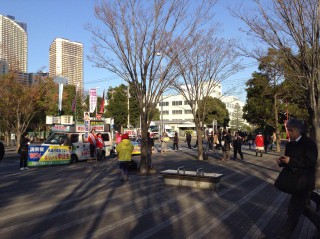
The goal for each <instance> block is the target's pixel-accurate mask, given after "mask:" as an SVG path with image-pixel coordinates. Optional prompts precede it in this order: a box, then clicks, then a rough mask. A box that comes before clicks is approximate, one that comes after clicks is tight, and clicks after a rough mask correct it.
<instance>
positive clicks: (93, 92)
mask: <svg viewBox="0 0 320 239" xmlns="http://www.w3.org/2000/svg"><path fill="white" fill-rule="evenodd" d="M89 96H90V98H89V112H90V113H93V112H94V110H95V109H96V106H97V89H95V88H93V89H90V90H89Z"/></svg>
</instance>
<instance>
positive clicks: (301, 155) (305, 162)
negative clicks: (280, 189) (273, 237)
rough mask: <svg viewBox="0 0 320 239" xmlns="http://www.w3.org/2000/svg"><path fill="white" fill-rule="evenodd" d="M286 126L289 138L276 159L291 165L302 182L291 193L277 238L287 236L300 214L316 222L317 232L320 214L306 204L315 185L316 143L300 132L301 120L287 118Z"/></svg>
mask: <svg viewBox="0 0 320 239" xmlns="http://www.w3.org/2000/svg"><path fill="white" fill-rule="evenodd" d="M287 130H288V132H289V134H290V136H289V137H290V141H289V142H288V143H287V144H286V148H285V153H284V156H281V157H280V158H277V159H276V162H277V163H278V165H279V166H280V167H286V168H290V169H291V170H294V171H295V172H298V173H300V175H302V177H303V179H304V180H303V181H304V182H305V185H304V188H303V189H302V190H301V191H299V192H297V193H294V194H292V195H291V198H290V201H289V205H288V210H287V219H286V221H285V222H284V224H283V225H282V226H281V227H280V229H279V231H278V233H277V238H279V239H280V238H290V237H291V235H292V234H293V231H294V229H295V227H296V226H297V224H298V221H299V218H300V216H301V215H302V214H303V215H304V216H306V217H307V218H308V219H309V220H310V221H311V222H312V223H313V224H314V225H315V226H316V228H317V230H318V236H320V214H319V213H317V212H316V211H315V210H314V209H313V208H312V207H311V206H310V204H309V199H310V195H311V193H312V191H313V190H314V189H315V173H316V165H317V159H318V149H317V145H316V143H315V142H314V141H313V140H312V139H310V138H308V137H307V136H305V135H304V134H303V132H304V125H303V123H302V122H301V121H299V120H296V119H290V120H289V121H288V122H287Z"/></svg>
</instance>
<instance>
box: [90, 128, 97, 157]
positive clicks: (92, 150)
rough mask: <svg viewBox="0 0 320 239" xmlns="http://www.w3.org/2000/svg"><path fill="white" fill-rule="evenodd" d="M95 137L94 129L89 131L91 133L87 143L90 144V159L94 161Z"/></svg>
mask: <svg viewBox="0 0 320 239" xmlns="http://www.w3.org/2000/svg"><path fill="white" fill-rule="evenodd" d="M96 138H97V136H96V131H95V129H92V130H91V133H90V134H89V138H88V141H89V143H90V159H91V160H95V152H96V145H97V139H96Z"/></svg>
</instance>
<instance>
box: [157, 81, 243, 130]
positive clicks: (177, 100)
mask: <svg viewBox="0 0 320 239" xmlns="http://www.w3.org/2000/svg"><path fill="white" fill-rule="evenodd" d="M210 96H211V97H213V98H218V99H220V100H221V101H222V102H223V103H225V104H226V108H227V110H228V111H229V118H230V122H232V120H233V119H234V116H235V115H234V112H235V105H236V104H239V106H240V110H241V112H242V108H243V106H244V103H243V102H241V101H240V100H239V99H238V98H237V97H235V96H222V86H221V84H219V85H218V86H217V87H216V88H215V90H214V92H213V93H212V94H211V95H210ZM157 109H158V110H159V111H160V121H155V123H156V124H157V125H159V126H160V125H161V124H163V125H164V126H163V127H165V126H170V127H171V128H172V129H173V130H176V131H179V130H181V131H183V130H185V129H187V128H194V127H195V125H194V120H193V115H192V112H191V108H190V106H189V105H188V103H187V101H186V100H185V99H184V98H183V96H182V95H181V94H174V95H165V96H163V101H162V102H159V103H158V104H157ZM230 126H232V125H230ZM160 131H161V130H160Z"/></svg>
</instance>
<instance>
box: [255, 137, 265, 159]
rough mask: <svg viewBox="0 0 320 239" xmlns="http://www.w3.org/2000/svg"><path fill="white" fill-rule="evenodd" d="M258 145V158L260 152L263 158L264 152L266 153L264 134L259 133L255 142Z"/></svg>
mask: <svg viewBox="0 0 320 239" xmlns="http://www.w3.org/2000/svg"><path fill="white" fill-rule="evenodd" d="M254 143H255V144H256V156H258V152H260V157H262V152H263V151H264V138H263V135H262V132H259V133H258V135H257V136H256V139H255V141H254Z"/></svg>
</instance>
